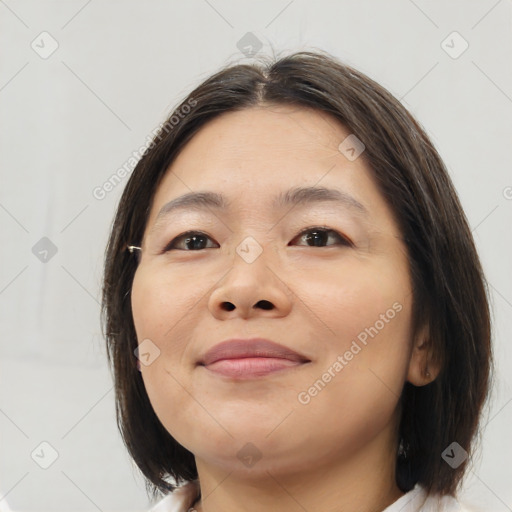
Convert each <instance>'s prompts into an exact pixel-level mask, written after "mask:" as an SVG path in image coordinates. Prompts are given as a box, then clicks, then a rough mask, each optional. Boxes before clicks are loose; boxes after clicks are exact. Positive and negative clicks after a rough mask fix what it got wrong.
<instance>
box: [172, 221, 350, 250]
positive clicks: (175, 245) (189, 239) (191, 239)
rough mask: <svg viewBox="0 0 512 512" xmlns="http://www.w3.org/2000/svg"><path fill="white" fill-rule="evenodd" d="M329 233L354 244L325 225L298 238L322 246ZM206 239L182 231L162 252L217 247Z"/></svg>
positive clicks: (346, 244)
mask: <svg viewBox="0 0 512 512" xmlns="http://www.w3.org/2000/svg"><path fill="white" fill-rule="evenodd" d="M331 235H334V237H333V238H334V239H337V240H338V241H339V242H340V244H341V245H345V246H348V247H353V246H354V244H353V243H352V241H350V240H349V239H348V238H347V237H345V236H343V235H341V234H340V233H338V232H337V231H336V230H334V229H331V228H327V227H320V226H316V227H312V228H308V229H306V230H304V231H302V232H301V233H300V235H299V236H300V239H301V240H305V241H306V243H308V242H312V244H313V245H310V247H322V246H323V244H324V243H326V242H327V241H328V240H329V238H330V237H331ZM296 239H297V237H295V238H294V239H293V240H292V242H293V241H294V240H296ZM208 240H211V238H210V237H209V236H208V235H206V234H205V233H202V232H200V231H187V232H185V233H182V234H181V235H179V236H177V237H176V238H174V239H173V240H172V241H171V242H169V243H168V244H167V246H166V247H165V249H164V250H163V252H168V251H171V250H179V251H197V250H201V249H208V248H212V247H213V248H215V247H219V245H218V244H216V246H215V245H214V246H212V245H210V247H208V246H207V245H205V243H206V244H208V242H207V241H208ZM181 241H183V242H182V244H181V245H182V246H183V245H184V246H185V248H183V247H179V245H180V243H179V242H181ZM330 245H336V244H330Z"/></svg>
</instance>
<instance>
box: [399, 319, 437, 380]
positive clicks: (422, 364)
mask: <svg viewBox="0 0 512 512" xmlns="http://www.w3.org/2000/svg"><path fill="white" fill-rule="evenodd" d="M440 371H441V363H440V362H439V358H437V357H434V354H433V348H432V340H431V337H430V332H429V329H428V325H426V326H424V327H423V328H421V329H420V331H419V333H418V334H417V336H416V338H415V339H414V342H413V347H412V351H411V357H410V360H409V370H408V373H407V381H408V382H410V383H411V384H413V385H414V386H425V385H426V384H430V383H431V382H432V381H434V380H435V379H436V378H437V376H438V375H439V372H440Z"/></svg>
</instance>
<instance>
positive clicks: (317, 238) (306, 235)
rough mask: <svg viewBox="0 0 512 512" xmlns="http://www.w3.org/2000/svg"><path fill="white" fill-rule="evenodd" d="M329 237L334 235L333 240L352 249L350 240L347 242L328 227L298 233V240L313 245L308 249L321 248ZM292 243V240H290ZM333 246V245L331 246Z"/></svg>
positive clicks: (317, 227) (345, 238) (344, 237)
mask: <svg viewBox="0 0 512 512" xmlns="http://www.w3.org/2000/svg"><path fill="white" fill-rule="evenodd" d="M330 235H334V238H335V239H338V240H339V241H340V242H341V245H345V246H348V247H354V244H353V243H352V241H351V240H349V239H348V238H347V237H346V236H343V235H341V234H340V233H338V232H337V231H336V230H334V229H330V228H328V227H320V226H316V227H313V228H308V229H306V230H305V231H303V232H302V233H300V239H301V240H305V241H306V243H308V242H312V243H313V245H311V246H310V247H321V246H323V244H324V243H326V242H327V240H328V239H329V238H330ZM294 240H295V239H294ZM292 241H293V240H292ZM331 245H335V244H331Z"/></svg>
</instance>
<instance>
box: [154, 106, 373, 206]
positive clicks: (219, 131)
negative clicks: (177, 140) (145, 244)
mask: <svg viewBox="0 0 512 512" xmlns="http://www.w3.org/2000/svg"><path fill="white" fill-rule="evenodd" d="M348 135H350V132H349V131H348V130H347V129H346V128H345V127H344V126H342V125H341V123H339V122H338V121H337V120H336V119H335V118H334V117H332V116H330V115H329V114H326V113H324V112H320V111H317V110H314V109H309V108H304V107H296V106H280V105H279V106H276V105H271V106H265V107H254V108H250V109H245V110H241V111H237V112H227V113H224V114H222V115H220V116H218V117H216V118H214V119H213V120H212V121H210V122H208V123H207V124H205V125H204V126H203V127H202V128H201V129H200V130H199V131H198V132H197V133H196V134H195V135H194V136H193V137H192V139H191V140H190V141H189V142H188V143H187V144H186V145H185V147H184V148H183V149H182V150H181V152H180V153H179V155H178V156H177V158H176V159H175V160H174V162H173V163H172V165H171V166H170V168H169V170H168V172H167V173H166V175H165V177H164V179H163V180H162V182H161V184H160V186H159V190H158V191H157V196H158V195H162V194H164V195H168V194H169V193H171V192H174V191H175V192H176V195H177V194H183V193H188V192H191V191H194V190H198V189H206V188H208V189H213V188H215V189H217V190H218V191H221V189H222V187H226V186H228V185H229V186H230V187H232V188H234V190H237V191H238V193H241V192H242V191H249V190H250V191H252V192H254V193H257V192H258V191H261V192H271V191H277V189H280V190H285V189H288V188H289V187H290V186H293V185H295V186H298V185H314V184H316V182H319V180H321V183H319V184H320V185H323V186H327V185H332V184H336V183H338V184H344V186H345V187H349V186H350V182H351V181H354V176H353V175H354V174H357V175H358V176H357V178H358V179H359V180H360V179H370V175H369V173H368V169H367V168H366V165H365V164H364V163H363V160H362V158H358V159H357V160H356V161H353V162H351V161H349V160H348V159H347V158H346V157H345V156H344V155H343V154H342V153H340V151H339V149H338V146H339V145H340V143H341V142H342V141H343V140H344V139H345V138H346V137H347V136H348ZM340 180H341V181H340ZM237 187H240V188H238V189H237ZM269 187H270V188H271V189H272V190H269ZM155 199H158V198H157V197H156V198H155ZM246 199H248V198H246ZM155 202H156V201H155Z"/></svg>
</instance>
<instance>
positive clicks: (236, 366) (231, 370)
mask: <svg viewBox="0 0 512 512" xmlns="http://www.w3.org/2000/svg"><path fill="white" fill-rule="evenodd" d="M310 362H311V360H310V359H308V358H307V357H306V356H304V355H302V354H299V353H298V352H296V351H294V350H292V349H290V348H288V347H285V346H283V345H280V344H278V343H275V342H273V341H270V340H265V339H261V338H258V339H250V340H242V339H232V340H227V341H224V342H222V343H219V344H218V345H215V346H214V347H212V348H211V349H210V350H209V351H208V352H206V354H205V355H204V356H203V358H202V359H201V361H199V362H198V365H199V366H204V368H205V369H206V370H208V371H209V372H212V373H214V374H217V375H223V376H225V377H230V378H234V379H237V380H242V379H252V378H256V377H264V376H266V375H270V374H274V373H277V372H283V371H286V370H292V369H294V368H297V367H299V366H302V365H304V364H307V363H310Z"/></svg>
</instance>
